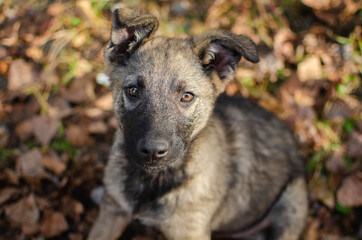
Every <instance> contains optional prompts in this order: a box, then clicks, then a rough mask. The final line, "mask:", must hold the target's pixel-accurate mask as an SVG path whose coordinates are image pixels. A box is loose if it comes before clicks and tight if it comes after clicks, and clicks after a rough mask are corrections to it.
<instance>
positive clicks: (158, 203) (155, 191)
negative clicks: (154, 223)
mask: <svg viewBox="0 0 362 240" xmlns="http://www.w3.org/2000/svg"><path fill="white" fill-rule="evenodd" d="M186 179H187V176H186V173H185V172H184V171H179V172H169V171H163V172H158V173H157V174H147V173H145V172H144V171H142V170H139V169H132V171H128V175H127V177H126V179H125V182H124V194H125V197H126V199H127V201H128V202H129V203H130V205H131V206H132V215H134V216H135V217H137V216H139V217H142V216H149V217H154V216H163V215H164V214H166V213H167V212H169V211H170V209H171V208H174V205H175V204H176V203H175V202H170V201H169V200H168V199H169V198H167V197H165V196H166V195H167V194H172V193H171V192H172V191H173V190H175V189H176V188H178V187H180V186H181V185H182V184H183V183H184V182H185V180H186Z"/></svg>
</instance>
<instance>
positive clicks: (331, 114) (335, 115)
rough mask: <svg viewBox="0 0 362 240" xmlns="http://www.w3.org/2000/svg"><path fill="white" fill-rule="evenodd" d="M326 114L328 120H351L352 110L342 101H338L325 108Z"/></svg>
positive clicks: (328, 104)
mask: <svg viewBox="0 0 362 240" xmlns="http://www.w3.org/2000/svg"><path fill="white" fill-rule="evenodd" d="M323 111H324V114H325V116H326V118H328V119H345V118H350V117H351V115H352V110H351V108H350V107H349V106H348V104H347V103H346V102H345V101H343V100H342V99H336V100H334V101H333V102H331V103H329V102H328V103H327V104H326V105H325V107H324V110H323Z"/></svg>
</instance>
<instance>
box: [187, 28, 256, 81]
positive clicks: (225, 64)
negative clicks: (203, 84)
mask: <svg viewBox="0 0 362 240" xmlns="http://www.w3.org/2000/svg"><path fill="white" fill-rule="evenodd" d="M193 42H194V52H195V53H196V54H197V55H198V56H199V58H200V60H201V63H202V66H203V68H204V70H205V72H206V73H207V74H211V73H212V72H216V73H217V75H218V76H219V78H220V79H221V80H225V81H226V80H229V79H231V78H232V77H233V76H234V73H235V69H236V67H237V64H238V62H239V61H240V59H241V57H244V58H245V59H246V60H248V61H250V62H253V63H256V62H258V61H259V57H258V53H257V50H256V45H255V43H254V42H253V41H252V40H251V39H250V38H248V37H246V36H244V35H237V34H234V33H231V32H228V31H225V30H210V31H207V32H205V33H203V34H201V35H199V36H196V37H194V38H193Z"/></svg>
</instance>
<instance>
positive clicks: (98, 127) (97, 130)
mask: <svg viewBox="0 0 362 240" xmlns="http://www.w3.org/2000/svg"><path fill="white" fill-rule="evenodd" d="M107 129H108V127H107V125H106V124H105V123H104V122H103V121H102V120H99V121H95V122H92V123H90V124H89V125H88V132H89V133H91V134H104V133H106V132H107Z"/></svg>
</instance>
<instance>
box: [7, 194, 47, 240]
mask: <svg viewBox="0 0 362 240" xmlns="http://www.w3.org/2000/svg"><path fill="white" fill-rule="evenodd" d="M5 214H6V217H7V219H8V220H9V221H10V222H11V223H12V224H13V225H15V226H21V227H22V229H23V231H24V230H26V231H27V232H28V233H29V232H32V231H36V230H37V227H36V226H37V223H38V220H39V216H40V213H39V209H38V207H37V206H36V204H35V199H34V196H33V195H29V197H27V198H23V199H21V200H19V201H18V202H16V203H14V204H11V205H8V206H6V207H5Z"/></svg>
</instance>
